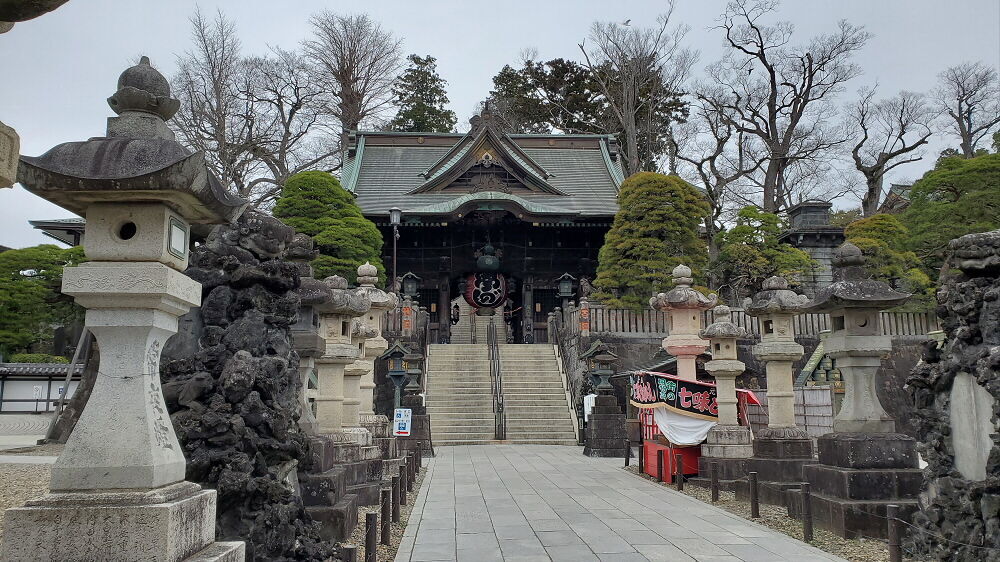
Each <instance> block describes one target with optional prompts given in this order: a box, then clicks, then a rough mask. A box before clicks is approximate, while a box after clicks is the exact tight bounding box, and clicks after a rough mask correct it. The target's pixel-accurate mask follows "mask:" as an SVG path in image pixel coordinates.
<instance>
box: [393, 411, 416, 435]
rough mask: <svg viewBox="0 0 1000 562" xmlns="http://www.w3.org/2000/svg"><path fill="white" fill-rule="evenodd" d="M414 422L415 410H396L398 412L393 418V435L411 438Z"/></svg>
mask: <svg viewBox="0 0 1000 562" xmlns="http://www.w3.org/2000/svg"><path fill="white" fill-rule="evenodd" d="M412 421H413V410H411V409H409V408H396V412H395V414H393V416H392V434H393V435H395V436H397V437H409V436H410V425H411V422H412Z"/></svg>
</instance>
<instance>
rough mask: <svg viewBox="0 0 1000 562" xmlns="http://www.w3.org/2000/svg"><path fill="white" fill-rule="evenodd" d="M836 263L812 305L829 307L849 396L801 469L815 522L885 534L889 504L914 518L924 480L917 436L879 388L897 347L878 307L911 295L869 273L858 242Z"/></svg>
mask: <svg viewBox="0 0 1000 562" xmlns="http://www.w3.org/2000/svg"><path fill="white" fill-rule="evenodd" d="M833 265H834V282H833V284H831V285H829V286H827V287H824V288H822V289H820V290H819V291H818V292H817V293H816V298H815V299H814V300H813V302H812V303H810V306H809V310H810V311H811V312H827V313H829V314H830V322H831V326H832V331H831V332H830V335H829V336H827V339H826V342H825V345H826V351H827V354H828V355H829V356H830V357H832V358H833V361H834V364H835V365H836V366H837V368H838V369H839V370H840V372H841V373H842V374H843V376H844V391H845V396H844V403H843V405H842V406H841V408H840V413H838V414H837V416H836V417H835V418H834V420H833V433H828V434H826V435H824V436H822V437H820V438H819V441H818V447H819V464H811V465H808V466H806V467H805V468H804V469H803V477H804V479H805V480H806V481H807V482H809V483H810V485H811V486H812V492H813V504H812V505H813V517H814V519H815V521H816V525H817V526H819V527H820V528H823V529H826V530H828V531H831V532H833V533H835V534H837V535H839V536H842V537H857V536H861V535H865V536H873V537H879V538H885V537H886V525H885V519H884V517H885V516H886V506H888V505H889V504H895V505H898V506H899V507H900V514H899V515H900V517H901V518H903V519H904V520H908V519H909V518H910V515H911V514H912V513H913V512H914V511H916V509H917V494H918V493H919V490H920V485H921V484H922V482H923V473H922V471H921V470H920V469H919V468H918V467H917V449H916V441H915V440H914V439H913V438H912V437H909V436H907V435H903V434H901V433H895V429H896V428H895V422H894V421H893V420H892V418H891V417H889V415H888V414H886V412H885V410H884V409H883V408H882V405H881V404H880V403H879V400H878V395H877V394H876V391H875V384H876V381H875V374H876V372H877V371H878V369H879V366H880V365H881V362H882V357H883V356H885V355H887V354H888V353H889V351H891V350H892V342H891V340H890V338H889V337H888V336H883V335H882V327H881V324H880V322H879V317H880V314H879V312H880V311H881V310H883V309H886V308H891V307H894V306H898V305H900V304H902V303H904V302H905V301H906V300H907V299H908V298H909V296H910V295H908V294H905V293H899V292H897V291H894V290H893V289H892V288H890V287H889V286H888V285H886V284H885V283H883V282H881V281H875V280H872V279H868V275H867V273H866V272H865V269H864V257H863V256H862V254H861V250H859V249H858V248H857V246H854V245H853V244H850V243H846V244H844V245H843V246H841V247H840V248H838V249H837V251H836V252H834V257H833ZM792 507H794V506H792Z"/></svg>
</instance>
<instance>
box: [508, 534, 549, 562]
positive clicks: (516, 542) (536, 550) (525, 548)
mask: <svg viewBox="0 0 1000 562" xmlns="http://www.w3.org/2000/svg"><path fill="white" fill-rule="evenodd" d="M500 550H501V551H502V552H503V557H504V560H510V559H514V558H516V557H529V556H545V548H544V547H542V543H541V542H539V541H538V539H537V538H535V537H532V538H530V539H500Z"/></svg>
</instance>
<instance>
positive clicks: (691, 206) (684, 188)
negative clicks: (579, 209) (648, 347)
mask: <svg viewBox="0 0 1000 562" xmlns="http://www.w3.org/2000/svg"><path fill="white" fill-rule="evenodd" d="M618 207H619V208H618V213H616V214H615V220H614V223H613V224H612V226H611V230H609V231H608V233H607V235H606V236H605V237H604V246H602V247H601V251H600V253H599V254H598V266H597V279H596V280H595V281H594V286H595V287H596V288H597V292H596V293H595V294H594V298H595V299H597V300H600V301H602V302H604V303H605V304H608V305H609V306H613V307H624V308H632V309H641V308H644V307H647V306H649V297H650V296H652V295H653V294H654V293H657V292H660V291H664V290H667V289H669V288H670V287H671V285H672V281H671V277H670V273H671V271H672V270H673V269H674V267H676V266H677V265H678V264H681V263H683V264H685V265H687V266H689V267H690V268H691V269H692V270H694V272H695V275H696V276H697V275H699V274H700V273H701V271H702V270H703V269H704V267H705V265H706V264H707V262H708V249H707V246H706V244H705V241H704V240H702V239H701V237H700V236H699V233H698V226H699V225H700V224H701V223H702V221H703V220H704V218H705V215H707V214H708V212H709V207H708V203H707V202H706V201H705V199H704V198H703V197H702V196H701V193H699V192H698V190H697V189H695V188H694V187H693V186H692V185H691V184H689V183H687V182H686V181H684V180H682V179H681V178H679V177H676V176H665V175H663V174H657V173H653V172H640V173H638V174H635V175H633V176H631V177H629V178H628V179H626V180H625V181H624V182H623V183H622V187H621V192H620V193H619V194H618Z"/></svg>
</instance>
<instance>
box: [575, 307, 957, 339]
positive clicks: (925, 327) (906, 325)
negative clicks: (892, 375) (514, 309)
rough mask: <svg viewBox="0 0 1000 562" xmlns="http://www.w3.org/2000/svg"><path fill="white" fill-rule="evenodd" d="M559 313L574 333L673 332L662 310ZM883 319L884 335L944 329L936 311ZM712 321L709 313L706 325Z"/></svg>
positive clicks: (804, 330) (811, 318)
mask: <svg viewBox="0 0 1000 562" xmlns="http://www.w3.org/2000/svg"><path fill="white" fill-rule="evenodd" d="M558 314H561V316H562V318H561V320H562V322H563V324H564V326H565V327H566V328H568V329H569V330H571V333H583V334H609V335H611V336H614V337H621V338H635V339H646V338H654V337H664V336H666V335H667V334H668V333H669V331H670V318H669V314H668V313H666V312H661V311H658V310H641V311H633V310H624V309H615V308H606V307H604V306H603V305H595V304H589V306H587V305H585V306H584V307H583V308H581V307H579V306H576V305H570V306H568V307H567V308H566V309H565V310H561V311H559V312H558ZM880 316H881V318H880V323H881V325H882V333H883V334H884V335H887V336H895V337H916V338H919V337H924V336H926V335H927V333H928V332H932V331H934V330H939V329H940V324H939V323H938V319H937V316H935V315H934V313H933V312H882V313H880ZM710 322H711V320H710V319H709V312H708V311H706V312H705V313H704V316H703V317H702V326H707V325H708V324H709V323H710ZM733 322H734V323H735V324H737V325H739V326H742V327H743V328H744V329H746V330H747V332H749V333H750V334H752V335H755V336H759V335H760V322H759V321H758V320H757V319H756V318H754V317H752V316H750V315H749V314H747V313H746V312H745V311H744V310H742V309H738V308H734V309H733ZM794 323H795V334H796V335H799V336H811V337H818V336H819V333H820V332H821V331H823V330H829V329H830V315H829V314H815V313H810V314H800V315H799V316H796V317H795V321H794Z"/></svg>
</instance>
